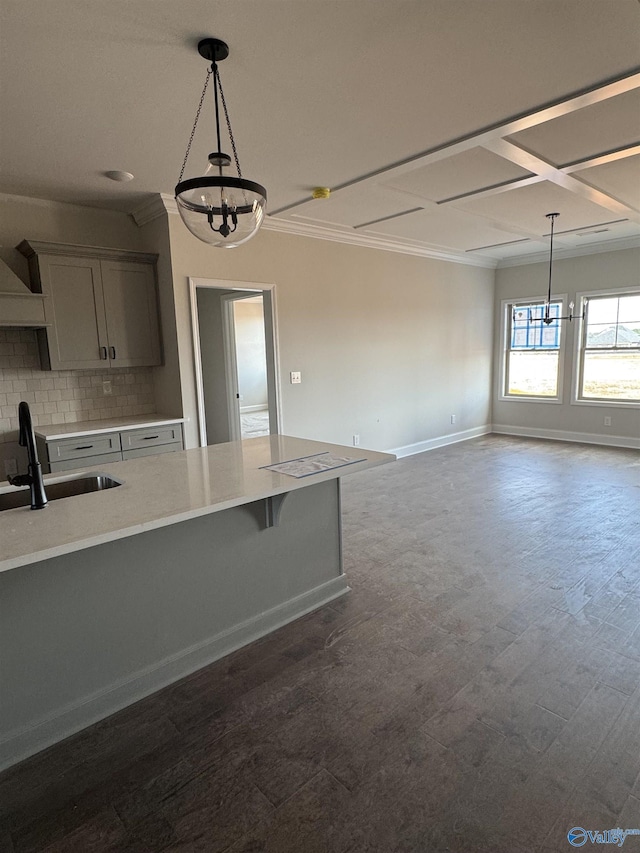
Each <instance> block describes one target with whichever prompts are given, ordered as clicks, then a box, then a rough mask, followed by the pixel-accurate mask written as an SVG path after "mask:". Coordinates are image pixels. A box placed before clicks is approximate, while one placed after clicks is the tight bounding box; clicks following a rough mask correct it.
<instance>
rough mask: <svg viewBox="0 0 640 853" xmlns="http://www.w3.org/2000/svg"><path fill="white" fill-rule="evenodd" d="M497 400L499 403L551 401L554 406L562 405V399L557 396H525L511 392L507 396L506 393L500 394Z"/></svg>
mask: <svg viewBox="0 0 640 853" xmlns="http://www.w3.org/2000/svg"><path fill="white" fill-rule="evenodd" d="M498 400H499V401H500V402H501V403H552V404H553V405H556V406H558V405H560V406H561V405H562V400H560V399H559V398H558V397H526V396H525V395H524V394H522V395H516V394H512V395H509V396H507V395H506V394H500V396H499V397H498Z"/></svg>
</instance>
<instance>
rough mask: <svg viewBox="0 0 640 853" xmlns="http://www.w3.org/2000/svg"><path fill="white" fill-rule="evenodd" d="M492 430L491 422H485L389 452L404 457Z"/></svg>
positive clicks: (456, 442)
mask: <svg viewBox="0 0 640 853" xmlns="http://www.w3.org/2000/svg"><path fill="white" fill-rule="evenodd" d="M490 432H491V424H484V425H483V426H479V427H473V429H465V430H463V431H462V432H454V433H451V435H440V436H438V437H437V438H429V439H427V441H419V442H417V443H416V444H407V445H405V446H404V447H396V448H395V449H394V450H388V451H387V453H395V455H396V457H397V458H398V459H402V457H404V456H413V455H414V454H416V453H424V452H425V451H427V450H435V449H436V448H438V447H446V445H448V444H458V442H460V441H468V440H469V439H470V438H478V436H480V435H488V434H489V433H490Z"/></svg>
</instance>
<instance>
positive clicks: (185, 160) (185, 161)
mask: <svg viewBox="0 0 640 853" xmlns="http://www.w3.org/2000/svg"><path fill="white" fill-rule="evenodd" d="M211 74H212V71H211V69H207V76H206V78H205V81H204V88H203V90H202V95H200V103H199V104H198V109H197V111H196V119H195V121H194V123H193V127H192V129H191V136H190V137H189V142H188V143H187V151H186V154H185V155H184V160H183V161H182V169H180V177H179V178H178V183H180V182H181V181H182V176H183V175H184V170H185V168H186V165H187V160H188V158H189V152H190V151H191V143H192V142H193V137H194V136H195V132H196V127H197V126H198V119H199V118H200V112H201V110H202V105H203V103H204V96H205V95H206V94H207V86H208V85H209V77H210V75H211ZM218 79H220V78H218ZM223 103H224V101H223ZM225 112H226V110H225ZM234 151H235V148H234Z"/></svg>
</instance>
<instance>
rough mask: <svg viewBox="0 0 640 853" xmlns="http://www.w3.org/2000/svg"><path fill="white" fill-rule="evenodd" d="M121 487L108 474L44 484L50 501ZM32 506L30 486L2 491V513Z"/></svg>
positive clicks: (118, 481) (81, 476)
mask: <svg viewBox="0 0 640 853" xmlns="http://www.w3.org/2000/svg"><path fill="white" fill-rule="evenodd" d="M121 485H122V483H121V482H120V480H116V479H115V478H114V477H108V476H107V475H106V474H80V475H78V476H77V477H65V479H64V480H55V481H51V482H47V481H46V480H45V483H44V486H45V490H46V492H47V499H48V500H49V501H58V500H60V499H61V498H72V497H74V496H75V495H86V494H89V492H101V491H102V490H103V489H113V488H115V487H116V486H121ZM30 505H31V492H30V489H29V487H28V486H25V487H23V488H19V489H9V490H7V491H5V490H1V491H0V512H2V510H5V509H16V508H17V507H21V506H30Z"/></svg>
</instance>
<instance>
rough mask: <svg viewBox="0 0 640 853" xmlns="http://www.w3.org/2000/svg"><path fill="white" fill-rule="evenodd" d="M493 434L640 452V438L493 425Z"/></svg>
mask: <svg viewBox="0 0 640 853" xmlns="http://www.w3.org/2000/svg"><path fill="white" fill-rule="evenodd" d="M490 431H491V432H494V433H496V434H497V435H515V436H521V437H522V438H547V439H551V440H552V441H574V442H578V443H580V444H602V445H604V446H606V447H632V448H637V449H638V450H640V437H638V438H629V437H627V436H624V435H603V434H602V433H595V432H570V431H568V430H563V429H540V428H537V427H518V426H507V425H506V424H493V427H492V429H491V430H490Z"/></svg>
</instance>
